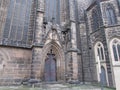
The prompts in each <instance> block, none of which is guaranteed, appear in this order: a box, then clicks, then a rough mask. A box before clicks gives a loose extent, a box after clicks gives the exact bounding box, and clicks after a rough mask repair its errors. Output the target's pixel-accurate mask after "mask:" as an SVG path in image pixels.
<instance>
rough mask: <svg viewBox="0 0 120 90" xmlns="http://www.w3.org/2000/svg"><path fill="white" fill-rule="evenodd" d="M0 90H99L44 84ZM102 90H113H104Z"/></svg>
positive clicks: (93, 87) (98, 88) (89, 86)
mask: <svg viewBox="0 0 120 90" xmlns="http://www.w3.org/2000/svg"><path fill="white" fill-rule="evenodd" d="M0 90H101V88H100V87H98V86H92V85H63V84H44V85H40V87H39V88H38V87H35V88H34V87H26V86H18V87H14V86H8V87H0ZM104 90H115V89H109V88H104Z"/></svg>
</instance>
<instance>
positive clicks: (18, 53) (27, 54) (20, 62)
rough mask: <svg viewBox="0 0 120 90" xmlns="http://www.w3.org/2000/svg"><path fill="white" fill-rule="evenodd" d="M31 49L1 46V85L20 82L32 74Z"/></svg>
mask: <svg viewBox="0 0 120 90" xmlns="http://www.w3.org/2000/svg"><path fill="white" fill-rule="evenodd" d="M31 58H32V53H31V50H29V49H22V48H12V47H0V85H12V84H18V83H19V82H20V81H21V80H23V79H25V78H29V77H30V74H31Z"/></svg>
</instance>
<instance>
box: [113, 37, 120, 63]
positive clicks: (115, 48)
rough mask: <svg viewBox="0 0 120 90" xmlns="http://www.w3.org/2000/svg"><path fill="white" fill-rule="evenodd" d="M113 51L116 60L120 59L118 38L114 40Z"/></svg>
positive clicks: (119, 41)
mask: <svg viewBox="0 0 120 90" xmlns="http://www.w3.org/2000/svg"><path fill="white" fill-rule="evenodd" d="M112 51H113V56H114V61H120V40H118V39H115V40H113V42H112Z"/></svg>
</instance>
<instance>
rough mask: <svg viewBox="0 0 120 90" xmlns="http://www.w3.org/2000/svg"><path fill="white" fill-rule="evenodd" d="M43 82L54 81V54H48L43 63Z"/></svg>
mask: <svg viewBox="0 0 120 90" xmlns="http://www.w3.org/2000/svg"><path fill="white" fill-rule="evenodd" d="M45 81H46V82H52V81H56V60H55V58H54V54H48V58H47V59H46V61H45Z"/></svg>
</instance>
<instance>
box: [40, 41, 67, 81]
mask: <svg viewBox="0 0 120 90" xmlns="http://www.w3.org/2000/svg"><path fill="white" fill-rule="evenodd" d="M51 49H52V53H53V54H54V55H55V59H56V79H57V81H63V80H64V73H65V59H64V51H63V48H62V47H61V46H60V45H59V44H57V43H56V41H52V42H50V43H48V44H46V45H45V46H44V47H43V50H42V59H41V60H42V61H41V78H42V80H44V77H45V76H44V70H45V60H46V58H47V57H48V55H47V54H48V53H50V51H51Z"/></svg>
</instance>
